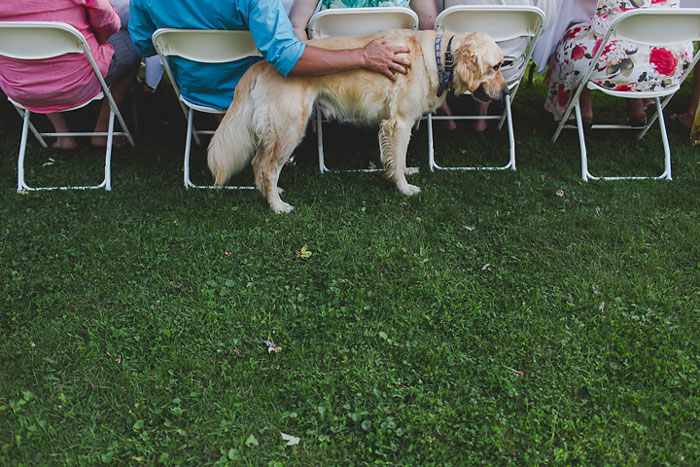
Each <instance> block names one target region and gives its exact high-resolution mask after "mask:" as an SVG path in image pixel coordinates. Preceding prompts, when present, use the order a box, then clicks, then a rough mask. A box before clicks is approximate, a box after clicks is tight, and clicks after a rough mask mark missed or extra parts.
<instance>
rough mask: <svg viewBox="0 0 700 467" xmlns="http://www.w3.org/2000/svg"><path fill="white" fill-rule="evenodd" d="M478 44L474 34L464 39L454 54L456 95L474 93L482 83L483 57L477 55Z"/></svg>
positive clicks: (453, 84)
mask: <svg viewBox="0 0 700 467" xmlns="http://www.w3.org/2000/svg"><path fill="white" fill-rule="evenodd" d="M455 38H456V37H455ZM476 42H477V41H476V40H475V37H474V34H470V35H468V36H466V37H464V38H462V40H461V41H459V42H458V43H457V44H456V45H457V47H455V49H454V51H453V52H452V56H453V60H454V71H453V77H452V87H453V89H454V93H455V94H456V95H459V94H464V93H465V92H467V91H474V90H475V89H476V88H477V87H479V84H480V83H481V69H482V68H481V66H482V63H481V61H482V57H481V54H479V53H476V50H477V47H476V45H477V44H476Z"/></svg>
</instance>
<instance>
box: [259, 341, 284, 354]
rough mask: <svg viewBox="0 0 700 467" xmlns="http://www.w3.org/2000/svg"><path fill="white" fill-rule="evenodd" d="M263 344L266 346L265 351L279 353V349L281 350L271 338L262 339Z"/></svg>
mask: <svg viewBox="0 0 700 467" xmlns="http://www.w3.org/2000/svg"><path fill="white" fill-rule="evenodd" d="M263 344H265V346H266V347H267V353H279V351H280V350H282V347H280V346H279V345H277V344H275V343H274V342H272V341H271V340H264V341H263Z"/></svg>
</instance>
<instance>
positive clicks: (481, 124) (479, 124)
mask: <svg viewBox="0 0 700 467" xmlns="http://www.w3.org/2000/svg"><path fill="white" fill-rule="evenodd" d="M488 112H489V104H488V102H477V103H476V114H477V115H478V116H479V117H483V116H485V115H487V114H488ZM487 126H488V123H487V121H486V120H474V123H473V124H472V131H473V132H475V133H481V132H483V131H486V127H487Z"/></svg>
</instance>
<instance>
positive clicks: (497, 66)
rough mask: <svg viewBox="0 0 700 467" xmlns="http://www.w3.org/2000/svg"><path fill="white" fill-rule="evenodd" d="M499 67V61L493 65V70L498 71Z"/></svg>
mask: <svg viewBox="0 0 700 467" xmlns="http://www.w3.org/2000/svg"><path fill="white" fill-rule="evenodd" d="M499 68H501V64H500V63H499V64H498V65H494V66H493V71H498V70H499Z"/></svg>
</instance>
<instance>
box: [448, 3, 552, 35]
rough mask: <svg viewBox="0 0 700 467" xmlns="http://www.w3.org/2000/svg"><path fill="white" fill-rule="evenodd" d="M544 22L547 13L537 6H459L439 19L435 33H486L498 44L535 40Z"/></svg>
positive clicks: (449, 10) (452, 8)
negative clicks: (526, 39) (521, 39)
mask: <svg viewBox="0 0 700 467" xmlns="http://www.w3.org/2000/svg"><path fill="white" fill-rule="evenodd" d="M543 23H544V12H543V11H542V10H540V9H539V8H537V7H530V6H511V5H503V6H501V5H484V6H472V5H456V6H453V7H450V8H447V9H446V10H443V11H442V12H441V13H440V14H439V15H438V17H437V18H436V19H435V30H437V31H439V32H441V33H444V32H445V31H451V32H457V33H462V32H485V33H486V34H488V35H489V36H491V38H492V39H493V40H494V41H496V42H501V41H507V40H510V39H516V38H519V37H535V36H536V35H537V34H539V32H540V28H541V26H542V24H543Z"/></svg>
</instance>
